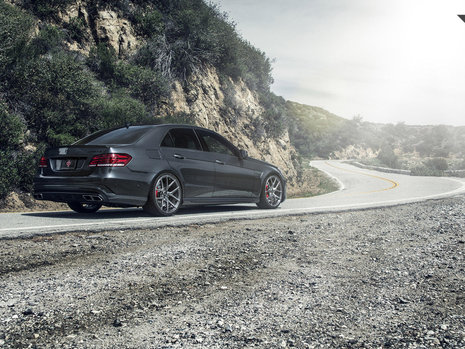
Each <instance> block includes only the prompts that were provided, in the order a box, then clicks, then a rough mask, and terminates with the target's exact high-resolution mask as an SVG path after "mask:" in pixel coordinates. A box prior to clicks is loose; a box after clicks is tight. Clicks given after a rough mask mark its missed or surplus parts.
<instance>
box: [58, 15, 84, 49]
mask: <svg viewBox="0 0 465 349" xmlns="http://www.w3.org/2000/svg"><path fill="white" fill-rule="evenodd" d="M63 27H64V28H65V29H66V32H67V38H68V40H74V41H77V42H79V43H81V42H82V39H83V37H84V34H85V29H86V22H85V20H84V18H82V17H74V18H71V20H70V21H69V22H68V23H64V24H63Z"/></svg>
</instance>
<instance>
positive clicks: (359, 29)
mask: <svg viewBox="0 0 465 349" xmlns="http://www.w3.org/2000/svg"><path fill="white" fill-rule="evenodd" d="M212 3H214V4H218V5H219V6H220V9H221V10H222V11H225V12H227V13H228V14H229V17H230V19H231V20H232V21H234V22H235V23H236V27H237V29H238V31H239V33H240V34H241V35H242V36H243V37H244V39H246V40H248V41H250V42H251V43H252V44H253V45H255V46H256V47H257V48H259V49H260V50H262V51H264V52H265V53H266V54H267V56H268V57H270V58H271V59H275V60H276V61H275V63H274V64H273V77H274V80H275V82H274V84H273V85H272V90H273V91H274V92H275V93H276V94H278V95H281V96H283V97H284V98H286V99H288V100H291V101H295V102H298V103H302V104H308V105H312V106H318V107H321V108H324V109H327V110H328V111H330V112H331V113H334V114H337V115H339V116H342V117H345V118H349V119H350V118H352V117H354V116H357V115H359V116H361V117H362V118H363V119H364V120H366V121H371V122H380V123H397V122H405V123H406V124H413V125H415V124H418V125H436V124H446V125H454V126H463V125H465V117H464V116H465V115H464V114H465V96H464V94H465V23H464V22H463V21H462V20H461V19H460V18H459V17H458V15H459V14H465V3H464V2H460V1H458V0H449V1H447V2H440V1H436V0H408V1H406V0H394V1H391V2H389V3H388V4H389V5H386V4H387V3H386V2H381V1H373V0H350V1H349V0H339V1H337V2H336V1H328V0H310V1H306V2H302V1H297V0H290V1H287V2H285V3H284V2H282V1H277V0H269V1H260V0H258V1H256V0H255V1H251V0H234V1H232V0H214V1H212Z"/></svg>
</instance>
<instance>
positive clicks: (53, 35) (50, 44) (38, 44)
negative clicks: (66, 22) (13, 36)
mask: <svg viewBox="0 0 465 349" xmlns="http://www.w3.org/2000/svg"><path fill="white" fill-rule="evenodd" d="M63 37H64V35H63V32H61V31H60V30H59V29H58V28H57V27H55V26H53V25H45V26H44V27H43V28H42V29H41V30H40V32H39V34H38V35H37V36H36V37H35V38H34V39H32V41H31V43H30V44H29V46H28V48H27V50H26V51H27V52H26V55H25V57H24V58H26V59H30V58H31V57H37V56H40V55H43V54H45V53H47V52H49V51H52V50H55V49H57V48H60V47H61V43H62V41H63Z"/></svg>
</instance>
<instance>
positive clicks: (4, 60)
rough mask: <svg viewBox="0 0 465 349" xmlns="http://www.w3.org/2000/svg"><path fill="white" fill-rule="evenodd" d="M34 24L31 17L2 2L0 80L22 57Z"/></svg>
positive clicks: (0, 13)
mask: <svg viewBox="0 0 465 349" xmlns="http://www.w3.org/2000/svg"><path fill="white" fill-rule="evenodd" d="M32 24H33V20H32V18H31V17H30V16H29V15H27V14H25V13H23V12H22V11H20V10H18V9H17V8H16V7H13V6H11V5H9V4H6V3H5V2H3V1H0V79H3V78H5V75H6V73H7V72H8V71H9V69H7V68H8V67H9V66H10V65H12V64H14V63H15V62H16V60H17V59H18V58H19V57H22V55H23V49H24V48H25V47H26V44H27V41H28V39H29V33H30V31H31V28H32Z"/></svg>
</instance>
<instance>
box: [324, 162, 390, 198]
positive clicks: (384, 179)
mask: <svg viewBox="0 0 465 349" xmlns="http://www.w3.org/2000/svg"><path fill="white" fill-rule="evenodd" d="M325 164H326V165H328V166H331V167H334V168H337V169H338V170H342V171H346V172H352V173H356V174H361V175H363V176H368V177H373V178H376V179H380V180H382V181H386V182H389V183H391V184H392V186H390V187H389V188H384V189H380V190H372V191H367V192H362V193H358V194H369V193H378V192H381V191H386V190H391V189H394V188H396V187H398V186H399V183H397V182H395V181H393V180H391V179H389V178H384V177H380V176H375V175H372V174H369V173H366V172H361V171H354V170H349V169H347V168H343V167H338V166H334V165H331V164H330V163H329V162H327V161H325Z"/></svg>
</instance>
